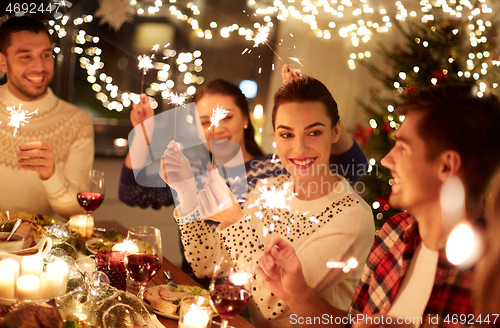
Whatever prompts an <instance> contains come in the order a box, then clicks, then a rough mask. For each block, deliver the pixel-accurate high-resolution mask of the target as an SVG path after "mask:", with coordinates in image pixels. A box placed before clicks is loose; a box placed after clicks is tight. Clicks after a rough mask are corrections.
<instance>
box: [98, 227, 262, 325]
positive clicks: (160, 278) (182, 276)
mask: <svg viewBox="0 0 500 328" xmlns="http://www.w3.org/2000/svg"><path fill="white" fill-rule="evenodd" d="M95 225H96V227H100V228H106V229H114V230H115V231H116V232H118V233H119V234H121V235H123V236H126V235H127V230H128V229H127V228H125V227H124V226H123V225H122V224H121V223H120V222H118V221H97V222H95ZM164 270H168V271H170V273H171V274H172V278H173V279H174V281H175V282H176V283H177V284H180V285H189V286H195V285H196V286H200V285H199V284H198V283H197V282H196V281H195V280H193V279H192V278H191V277H190V276H188V275H187V274H186V273H184V271H182V270H181V269H179V268H178V267H176V266H175V265H174V264H172V262H170V261H169V260H168V259H166V258H165V257H164V258H163V264H162V267H161V271H160V272H159V273H158V275H157V276H156V278H155V279H153V280H152V281H150V282H149V284H148V286H155V285H163V284H165V283H166V278H165V275H164V274H163V271H164ZM200 287H201V286H200ZM157 317H158V320H160V322H161V323H162V324H163V325H164V326H165V327H167V328H170V327H172V328H173V327H178V321H177V320H173V319H169V318H165V317H162V316H159V315H157ZM214 321H216V322H220V318H219V317H217V318H214ZM228 321H229V325H231V326H233V327H236V328H252V327H253V326H252V325H251V324H249V323H248V322H247V321H246V320H245V319H243V318H242V317H241V316H237V317H234V318H232V319H229V320H228ZM217 327H219V326H218V325H215V324H212V328H217Z"/></svg>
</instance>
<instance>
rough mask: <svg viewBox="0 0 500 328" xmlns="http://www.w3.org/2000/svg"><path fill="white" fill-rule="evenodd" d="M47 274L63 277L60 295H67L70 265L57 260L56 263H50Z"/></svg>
mask: <svg viewBox="0 0 500 328" xmlns="http://www.w3.org/2000/svg"><path fill="white" fill-rule="evenodd" d="M47 273H50V274H51V275H52V276H57V275H60V276H62V285H61V290H60V291H59V294H58V295H62V294H64V293H66V287H67V285H68V263H66V262H64V261H61V260H55V261H54V262H51V263H48V264H47Z"/></svg>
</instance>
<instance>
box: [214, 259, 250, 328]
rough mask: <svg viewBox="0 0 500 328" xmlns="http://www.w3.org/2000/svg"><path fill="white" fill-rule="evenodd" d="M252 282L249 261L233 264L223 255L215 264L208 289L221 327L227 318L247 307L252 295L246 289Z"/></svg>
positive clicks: (224, 324) (224, 327) (224, 325)
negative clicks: (220, 321) (245, 263)
mask: <svg viewBox="0 0 500 328" xmlns="http://www.w3.org/2000/svg"><path fill="white" fill-rule="evenodd" d="M238 266H239V267H238ZM252 283H253V266H252V265H251V263H249V264H248V265H244V266H243V264H241V263H237V265H235V264H234V263H233V261H232V260H231V259H230V258H229V256H228V255H224V256H222V258H221V259H220V260H219V262H218V263H217V264H216V265H215V267H214V272H213V275H212V280H211V281H210V286H209V291H210V298H211V299H212V303H213V305H214V307H215V309H216V310H217V312H218V313H219V315H220V317H221V319H222V328H226V327H227V324H228V322H227V320H228V319H229V318H232V317H234V316H235V315H238V314H239V313H240V312H241V311H243V310H244V309H245V308H246V307H247V304H248V300H249V299H250V297H252V295H251V294H250V292H249V291H248V290H250V289H251V284H252ZM247 289H248V290H247Z"/></svg>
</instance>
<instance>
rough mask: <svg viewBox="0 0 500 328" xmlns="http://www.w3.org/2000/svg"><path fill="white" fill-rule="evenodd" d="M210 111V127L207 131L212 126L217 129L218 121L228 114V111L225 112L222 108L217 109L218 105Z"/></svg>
mask: <svg viewBox="0 0 500 328" xmlns="http://www.w3.org/2000/svg"><path fill="white" fill-rule="evenodd" d="M212 111H213V112H212V117H210V127H209V128H208V129H209V130H210V128H211V127H212V126H214V127H218V126H219V121H220V120H222V119H224V118H225V117H226V116H227V114H228V113H229V111H228V110H225V109H223V108H222V107H219V104H217V108H214V109H213V110H212Z"/></svg>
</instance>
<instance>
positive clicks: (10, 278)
mask: <svg viewBox="0 0 500 328" xmlns="http://www.w3.org/2000/svg"><path fill="white" fill-rule="evenodd" d="M14 281H15V280H14V271H12V269H10V268H0V297H1V298H9V299H13V298H14Z"/></svg>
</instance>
